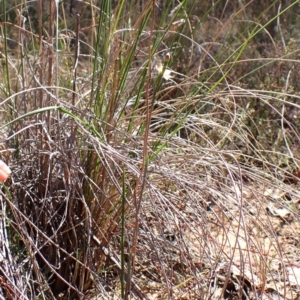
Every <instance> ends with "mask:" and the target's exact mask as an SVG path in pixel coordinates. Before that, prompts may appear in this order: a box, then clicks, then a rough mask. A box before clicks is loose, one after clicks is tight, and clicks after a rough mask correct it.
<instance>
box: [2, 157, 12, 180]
mask: <svg viewBox="0 0 300 300" xmlns="http://www.w3.org/2000/svg"><path fill="white" fill-rule="evenodd" d="M10 174H11V170H10V168H9V167H8V166H7V164H6V163H5V162H4V161H2V160H0V181H5V180H6V179H7V178H8V177H9V175H10Z"/></svg>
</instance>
